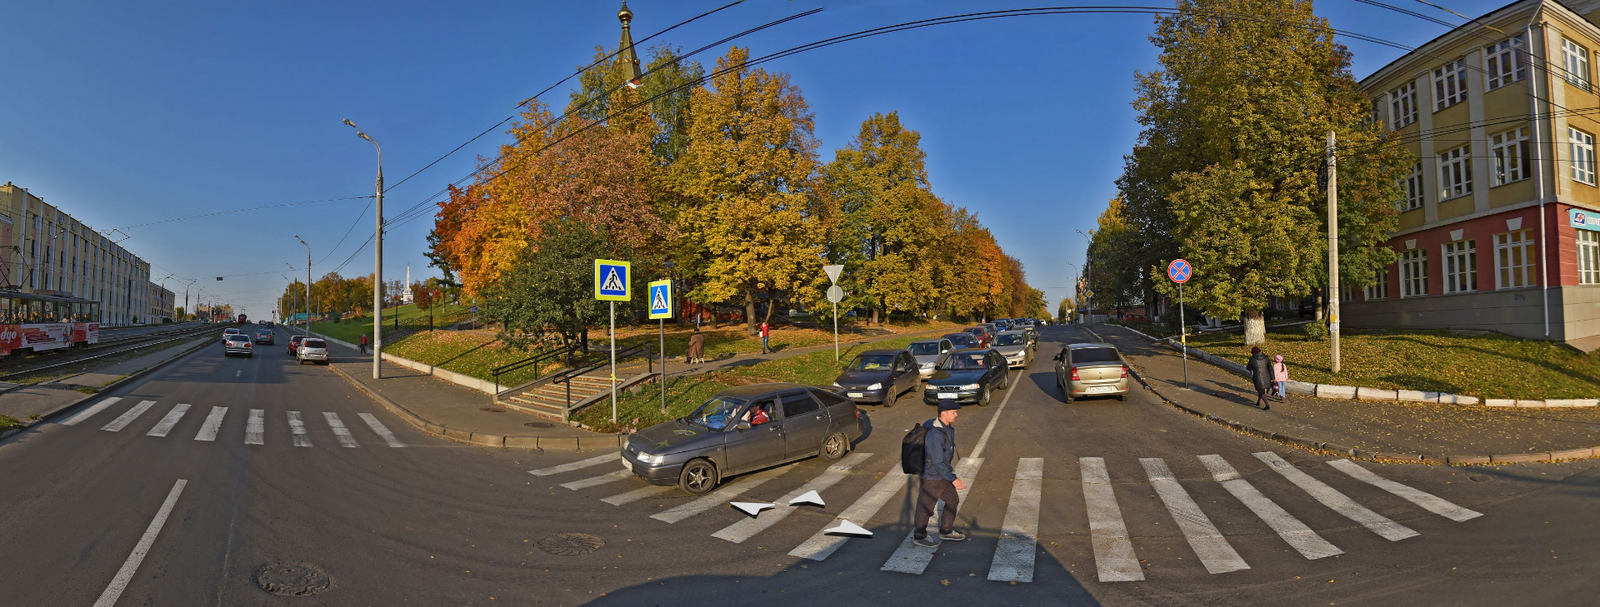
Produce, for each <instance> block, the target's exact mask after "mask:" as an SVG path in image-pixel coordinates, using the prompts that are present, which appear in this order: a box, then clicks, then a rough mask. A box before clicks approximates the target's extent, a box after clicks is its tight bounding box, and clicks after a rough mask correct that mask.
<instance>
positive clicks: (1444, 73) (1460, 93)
mask: <svg viewBox="0 0 1600 607" xmlns="http://www.w3.org/2000/svg"><path fill="white" fill-rule="evenodd" d="M1466 98H1467V60H1466V59H1457V60H1455V61H1453V62H1450V63H1446V64H1444V65H1443V66H1442V67H1440V68H1438V69H1435V70H1433V111H1435V112H1437V111H1439V110H1442V109H1445V108H1447V107H1450V106H1452V105H1455V104H1457V103H1461V100H1463V99H1466Z"/></svg>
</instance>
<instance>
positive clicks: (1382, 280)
mask: <svg viewBox="0 0 1600 607" xmlns="http://www.w3.org/2000/svg"><path fill="white" fill-rule="evenodd" d="M1366 298H1367V299H1388V298H1389V269H1388V268H1384V269H1383V271H1381V272H1378V275H1377V282H1374V283H1372V284H1370V285H1367V292H1366Z"/></svg>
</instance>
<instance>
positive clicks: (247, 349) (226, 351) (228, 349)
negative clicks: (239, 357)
mask: <svg viewBox="0 0 1600 607" xmlns="http://www.w3.org/2000/svg"><path fill="white" fill-rule="evenodd" d="M235 354H243V355H245V356H255V344H252V343H250V336H249V335H244V334H241V333H234V334H231V335H228V336H226V337H223V338H222V355H223V356H233V355H235Z"/></svg>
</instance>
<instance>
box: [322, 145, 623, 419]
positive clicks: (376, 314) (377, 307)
mask: <svg viewBox="0 0 1600 607" xmlns="http://www.w3.org/2000/svg"><path fill="white" fill-rule="evenodd" d="M344 123H345V124H348V125H350V128H352V129H355V130H356V136H357V137H360V138H362V139H365V140H367V143H370V144H372V147H373V148H374V149H376V150H378V180H377V184H376V185H375V186H373V196H374V197H375V198H376V199H377V208H378V212H377V214H375V215H374V216H373V217H374V220H373V225H374V230H373V237H372V239H373V240H372V379H381V378H382V376H383V372H382V362H383V148H382V147H379V146H378V142H376V141H373V140H372V138H371V137H368V136H367V134H366V132H364V131H362V130H361V129H360V128H358V127H357V126H356V123H354V122H350V119H349V118H346V119H344ZM396 314H397V316H396V320H398V319H399V317H398V314H399V312H398V311H397V312H396ZM613 345H615V344H613ZM612 391H613V392H615V390H612ZM612 398H613V400H615V396H613V397H612ZM612 408H613V409H615V408H616V406H615V403H613V406H612ZM612 417H613V418H614V417H616V416H615V415H613V416H612ZM612 421H616V420H615V419H613V420H612Z"/></svg>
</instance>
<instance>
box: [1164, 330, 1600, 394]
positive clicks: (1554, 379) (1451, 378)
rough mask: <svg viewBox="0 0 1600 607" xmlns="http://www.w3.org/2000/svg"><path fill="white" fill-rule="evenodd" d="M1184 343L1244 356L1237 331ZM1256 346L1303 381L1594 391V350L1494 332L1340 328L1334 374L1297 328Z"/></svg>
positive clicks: (1325, 354) (1598, 363)
mask: <svg viewBox="0 0 1600 607" xmlns="http://www.w3.org/2000/svg"><path fill="white" fill-rule="evenodd" d="M1189 345H1191V346H1195V347H1198V348H1202V349H1204V350H1205V351H1207V352H1210V353H1212V354H1214V355H1217V356H1222V357H1224V358H1227V359H1229V360H1232V361H1234V362H1238V363H1241V364H1242V363H1244V362H1245V361H1246V360H1247V359H1249V357H1250V349H1249V348H1247V347H1245V346H1244V335H1242V334H1238V333H1227V334H1215V333H1214V334H1210V335H1197V336H1191V337H1190V338H1189ZM1261 350H1262V351H1264V352H1266V353H1267V355H1269V356H1271V355H1274V354H1282V355H1283V360H1284V362H1285V363H1287V364H1288V365H1289V377H1290V379H1295V380H1299V381H1306V382H1314V383H1327V384H1336V385H1346V386H1365V387H1369V388H1406V389H1411V390H1423V391H1429V392H1448V393H1451V394H1463V395H1467V396H1477V397H1480V398H1525V399H1543V398H1597V397H1600V355H1596V354H1584V353H1583V352H1580V351H1578V350H1574V349H1572V348H1570V347H1568V346H1565V345H1562V344H1559V343H1555V342H1547V341H1538V340H1531V339H1519V338H1515V337H1508V336H1504V335H1499V334H1493V333H1490V334H1483V335H1468V334H1463V333H1456V332H1452V331H1365V330H1350V329H1346V330H1344V331H1343V332H1342V334H1341V339H1340V367H1342V368H1341V370H1340V373H1339V374H1338V375H1334V374H1333V372H1332V371H1331V363H1330V360H1331V359H1330V353H1329V344H1328V341H1326V340H1320V341H1318V340H1311V339H1309V338H1307V337H1306V336H1305V334H1304V333H1302V332H1301V329H1300V328H1299V327H1294V328H1287V329H1283V330H1281V331H1279V330H1271V331H1268V332H1267V343H1266V345H1264V346H1262V348H1261Z"/></svg>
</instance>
